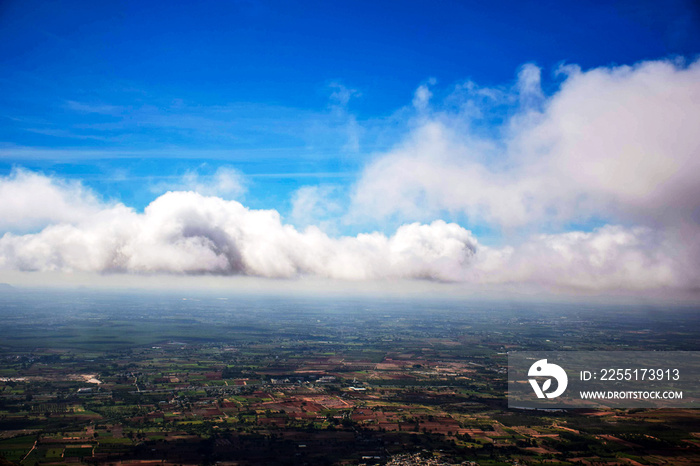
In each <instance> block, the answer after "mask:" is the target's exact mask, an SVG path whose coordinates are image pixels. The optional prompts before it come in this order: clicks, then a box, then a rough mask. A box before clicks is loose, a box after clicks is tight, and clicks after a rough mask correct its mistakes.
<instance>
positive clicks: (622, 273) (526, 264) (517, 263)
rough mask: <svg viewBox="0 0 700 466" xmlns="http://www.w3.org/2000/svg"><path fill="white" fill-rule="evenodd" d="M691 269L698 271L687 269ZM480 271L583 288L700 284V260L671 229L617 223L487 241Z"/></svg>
mask: <svg viewBox="0 0 700 466" xmlns="http://www.w3.org/2000/svg"><path fill="white" fill-rule="evenodd" d="M689 269H693V270H692V273H691V274H686V272H688V271H689ZM474 271H475V273H476V274H478V280H479V281H480V282H481V283H497V284H503V283H511V284H532V285H538V286H544V287H550V288H560V289H562V288H563V289H577V290H595V291H603V290H648V289H663V288H689V289H692V288H694V287H696V286H697V284H698V266H697V265H696V264H693V263H692V260H689V258H688V257H687V256H686V255H685V254H684V252H683V247H680V248H679V247H678V246H677V245H676V244H674V242H673V241H671V238H670V237H669V236H668V235H665V234H661V233H657V232H654V231H652V230H650V229H648V228H631V229H630V228H624V227H621V226H612V225H607V226H605V227H602V228H599V229H596V230H595V231H592V232H582V231H572V232H567V233H560V234H550V235H537V236H535V237H532V238H529V239H528V240H527V241H524V242H523V243H522V244H520V245H518V246H516V247H506V248H501V249H490V248H485V247H484V248H482V249H481V251H480V254H479V263H478V264H475V266H474Z"/></svg>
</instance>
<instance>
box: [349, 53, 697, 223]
mask: <svg viewBox="0 0 700 466" xmlns="http://www.w3.org/2000/svg"><path fill="white" fill-rule="evenodd" d="M566 72H567V73H568V75H567V77H566V79H565V80H564V82H563V83H562V84H561V88H560V90H559V91H558V92H557V93H555V94H554V95H553V96H552V97H550V98H549V99H547V100H546V101H544V102H543V103H542V108H543V110H542V111H541V112H540V111H535V110H533V108H532V101H533V99H534V100H538V99H539V98H540V96H541V90H540V87H539V71H538V70H537V69H536V68H535V67H534V66H532V65H528V66H526V67H523V68H522V70H521V73H520V77H519V80H518V84H517V85H516V89H519V92H520V96H521V99H520V100H521V102H523V101H527V102H529V103H528V104H527V105H526V106H525V107H521V109H520V111H519V112H517V113H516V114H515V115H513V116H512V117H511V118H510V119H507V120H506V123H505V124H504V125H503V127H502V130H503V133H502V134H501V135H500V136H499V137H498V138H497V139H489V138H486V137H483V136H482V137H481V138H479V137H476V136H475V135H474V134H473V133H470V132H469V127H468V126H467V127H465V126H464V125H463V124H462V115H448V114H446V113H444V112H443V113H434V114H433V115H432V118H428V119H423V120H421V121H422V123H421V124H420V125H419V126H418V127H417V128H416V129H415V131H414V132H413V133H412V134H411V135H410V136H409V137H408V138H407V140H406V141H405V142H404V143H403V144H401V145H399V146H397V147H396V148H395V149H394V150H392V151H390V152H388V153H385V154H380V155H378V156H377V157H376V158H375V160H374V161H373V162H372V163H370V164H368V165H367V167H366V168H365V170H364V173H363V175H362V177H361V179H360V180H359V182H358V183H357V186H356V189H355V193H354V196H353V206H352V209H351V214H352V216H353V217H355V218H357V217H361V216H369V217H373V218H383V217H387V216H391V215H397V216H399V217H401V218H408V219H417V218H418V219H425V218H434V217H435V216H439V215H441V213H443V212H444V211H449V212H462V213H465V214H466V215H468V216H469V217H470V218H471V219H472V220H473V221H475V222H479V221H486V222H489V223H491V224H496V225H501V226H505V227H516V226H523V225H527V224H538V223H541V222H543V221H544V222H550V221H559V222H565V221H568V220H571V219H576V220H581V219H585V218H588V217H591V216H599V217H600V216H602V217H605V218H617V219H620V220H622V221H626V222H627V221H634V222H641V223H642V224H653V223H656V222H663V223H664V224H667V223H669V222H670V223H675V222H678V221H680V220H681V219H688V218H691V217H694V219H695V221H697V220H698V199H700V183H698V177H697V173H698V172H699V170H700V157H698V156H697V154H698V148H699V147H700V132H698V130H697V128H700V111H698V108H700V62H695V63H693V64H691V65H689V66H687V67H686V66H683V65H681V64H678V63H674V62H667V61H661V62H646V63H641V64H639V65H636V66H634V67H616V68H597V69H593V70H590V71H586V72H582V71H580V70H578V69H577V68H575V67H568V68H566ZM422 88H423V86H421V87H420V88H419V91H417V95H418V93H421V94H422V93H423V91H421V89H422ZM419 100H420V102H423V101H424V99H419ZM421 105H422V104H421ZM471 114H472V115H473V114H475V113H474V112H473V111H472V112H471ZM499 147H500V149H496V148H499Z"/></svg>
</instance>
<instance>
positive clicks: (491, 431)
mask: <svg viewBox="0 0 700 466" xmlns="http://www.w3.org/2000/svg"><path fill="white" fill-rule="evenodd" d="M2 313H3V317H2V319H3V322H4V325H3V327H2V329H1V330H0V338H1V341H2V344H1V348H0V349H1V352H0V358H1V359H0V457H1V458H3V459H0V462H4V463H2V464H11V463H13V464H69V463H87V464H114V463H122V464H152V463H154V462H155V463H158V464H163V463H165V464H209V463H212V464H213V463H216V462H223V463H227V464H301V463H308V464H359V463H366V464H375V463H380V464H381V463H385V462H387V461H392V458H400V457H401V455H419V457H421V458H433V459H434V460H435V461H436V462H443V463H464V462H466V463H469V462H475V463H477V464H494V465H495V464H507V465H512V464H514V463H517V464H601V463H604V464H630V465H637V464H664V463H665V462H666V463H667V462H672V463H674V464H697V463H698V462H700V414H698V413H697V411H696V410H691V409H688V410H679V409H676V410H670V409H668V410H641V409H636V410H623V409H616V410H587V411H586V410H562V411H548V412H544V411H535V410H513V409H508V407H507V403H506V398H505V391H506V373H505V367H506V353H507V351H511V350H514V349H520V350H544V349H546V350H568V349H580V350H606V349H607V350H609V349H618V350H619V349H629V350H638V349H645V350H652V349H656V350H665V349H668V350H671V349H672V350H698V349H700V348H698V341H700V340H699V339H698V335H697V329H698V328H700V325H698V324H700V322H698V320H700V318H698V316H697V312H696V311H695V310H694V309H688V308H674V309H658V308H653V307H630V306H626V307H624V306H623V307H619V308H616V309H615V312H610V309H609V308H596V307H590V306H589V307H584V306H575V305H559V304H532V305H528V306H523V305H520V306H514V305H509V304H507V303H505V304H504V303H488V302H482V303H463V302H454V301H401V300H383V301H380V300H360V299H347V298H346V299H342V300H339V299H331V298H328V299H314V300H307V299H303V298H282V297H280V298H260V297H244V298H240V297H210V296H194V297H192V296H186V297H184V299H183V297H177V298H176V297H172V296H160V295H137V294H134V295H129V296H126V297H125V296H114V295H105V294H93V293H82V294H69V293H56V294H54V295H50V296H47V295H41V296H36V295H31V296H27V295H21V294H15V295H11V296H3V300H2Z"/></svg>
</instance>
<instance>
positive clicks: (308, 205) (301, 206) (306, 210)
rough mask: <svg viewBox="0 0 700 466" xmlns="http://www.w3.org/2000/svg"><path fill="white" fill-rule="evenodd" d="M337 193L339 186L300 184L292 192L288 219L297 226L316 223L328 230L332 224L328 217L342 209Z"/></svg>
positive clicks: (337, 213) (335, 214)
mask: <svg viewBox="0 0 700 466" xmlns="http://www.w3.org/2000/svg"><path fill="white" fill-rule="evenodd" d="M338 195H339V188H338V186H335V185H328V184H325V185H315V186H302V187H301V188H299V189H297V190H296V191H294V193H293V194H292V211H291V213H290V219H291V220H292V222H294V224H295V225H297V226H301V227H307V226H311V225H317V226H319V227H321V229H322V230H324V231H328V228H329V227H331V226H332V225H330V223H328V222H329V218H330V217H333V216H337V215H339V214H340V213H341V212H342V210H343V207H342V206H341V205H340V200H339V199H338Z"/></svg>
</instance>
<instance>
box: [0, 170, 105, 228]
mask: <svg viewBox="0 0 700 466" xmlns="http://www.w3.org/2000/svg"><path fill="white" fill-rule="evenodd" d="M101 208H102V205H101V204H100V201H99V200H98V199H97V197H96V196H95V195H94V194H93V193H92V192H91V191H90V190H88V189H85V188H84V187H83V186H82V185H81V184H80V183H78V182H71V181H65V180H62V179H57V178H52V177H47V176H43V175H39V174H37V173H34V172H31V171H28V170H23V169H14V170H12V172H11V173H10V174H9V175H8V176H5V177H0V230H5V231H8V230H9V231H28V230H35V229H39V228H43V227H45V226H47V225H50V224H53V223H72V222H75V221H78V220H80V219H83V218H85V217H86V216H88V215H93V214H95V213H97V212H98V211H99V210H100V209H101Z"/></svg>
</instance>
